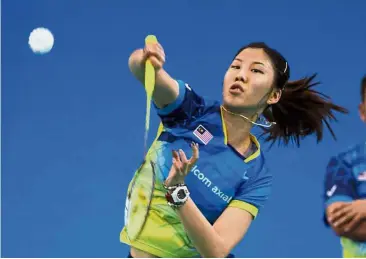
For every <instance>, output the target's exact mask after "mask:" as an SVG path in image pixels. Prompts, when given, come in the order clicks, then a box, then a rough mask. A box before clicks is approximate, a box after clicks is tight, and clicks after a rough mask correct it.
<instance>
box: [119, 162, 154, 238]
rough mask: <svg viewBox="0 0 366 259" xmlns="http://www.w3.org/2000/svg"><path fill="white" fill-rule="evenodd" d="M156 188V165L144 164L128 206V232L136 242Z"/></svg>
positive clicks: (128, 196) (136, 176) (132, 185)
mask: <svg viewBox="0 0 366 259" xmlns="http://www.w3.org/2000/svg"><path fill="white" fill-rule="evenodd" d="M154 188H155V169H154V163H153V162H152V161H151V162H144V163H143V164H142V165H141V167H140V168H139V169H138V171H137V172H136V174H135V177H134V179H133V181H132V183H131V185H130V188H129V191H128V195H127V204H126V212H125V213H126V223H125V224H126V226H127V228H126V232H127V235H128V237H129V239H130V240H132V241H133V240H136V239H137V237H138V236H139V234H140V233H141V230H142V229H143V227H144V224H145V222H146V218H147V215H148V213H149V210H150V206H151V200H152V197H153V192H154Z"/></svg>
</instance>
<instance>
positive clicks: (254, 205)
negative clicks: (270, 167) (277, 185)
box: [229, 174, 272, 218]
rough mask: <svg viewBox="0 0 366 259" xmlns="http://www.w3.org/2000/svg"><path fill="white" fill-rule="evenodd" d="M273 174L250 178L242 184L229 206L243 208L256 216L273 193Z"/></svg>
mask: <svg viewBox="0 0 366 259" xmlns="http://www.w3.org/2000/svg"><path fill="white" fill-rule="evenodd" d="M271 188H272V176H271V175H268V174H267V175H264V176H261V177H258V178H257V179H255V180H254V181H251V180H250V179H249V180H248V181H247V182H245V183H244V184H242V185H241V186H240V188H239V190H238V191H237V193H236V194H235V197H234V198H233V200H232V201H231V202H230V204H229V207H235V208H239V209H243V210H246V211H248V212H249V213H250V214H252V216H253V218H256V217H257V215H258V213H259V210H260V209H261V208H262V207H263V206H264V204H265V202H266V201H267V200H268V197H269V195H270V193H271Z"/></svg>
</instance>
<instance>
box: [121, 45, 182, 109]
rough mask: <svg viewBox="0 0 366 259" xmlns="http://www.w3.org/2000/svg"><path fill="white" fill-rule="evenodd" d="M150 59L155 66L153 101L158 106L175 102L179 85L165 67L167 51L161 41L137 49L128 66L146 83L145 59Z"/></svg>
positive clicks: (161, 106)
mask: <svg viewBox="0 0 366 259" xmlns="http://www.w3.org/2000/svg"><path fill="white" fill-rule="evenodd" d="M147 59H149V60H150V61H151V63H152V65H153V66H154V68H155V74H156V75H155V89H154V93H153V101H154V103H155V104H156V106H157V107H158V108H164V107H165V106H167V105H169V104H171V103H173V102H174V101H175V100H176V99H177V97H178V94H179V87H178V83H177V81H176V80H174V79H173V78H172V77H171V76H170V75H169V74H168V73H167V72H166V71H165V70H164V69H163V66H164V63H165V53H164V49H163V48H162V46H161V45H160V44H159V43H149V44H146V45H145V48H144V49H137V50H135V51H134V52H133V53H132V54H131V56H130V58H129V60H128V66H129V68H130V70H131V72H132V74H133V75H134V76H135V77H136V78H137V79H138V80H139V81H140V82H141V83H142V84H144V74H145V61H146V60H147Z"/></svg>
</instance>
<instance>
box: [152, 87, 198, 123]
mask: <svg viewBox="0 0 366 259" xmlns="http://www.w3.org/2000/svg"><path fill="white" fill-rule="evenodd" d="M177 82H178V85H179V94H178V97H177V99H176V100H175V101H174V102H173V103H171V104H169V105H167V106H165V107H163V108H161V109H159V108H158V107H157V106H156V105H154V106H155V108H156V109H157V113H158V115H159V117H160V118H161V121H162V123H163V125H164V126H165V127H168V128H172V127H174V126H177V125H183V126H184V125H186V124H189V123H190V122H191V121H193V120H195V119H196V118H198V117H200V116H201V115H202V113H203V112H204V109H205V100H204V98H203V97H201V96H200V95H198V94H197V93H196V92H195V91H194V90H193V89H192V88H190V87H189V86H188V84H186V83H185V82H183V81H181V80H177Z"/></svg>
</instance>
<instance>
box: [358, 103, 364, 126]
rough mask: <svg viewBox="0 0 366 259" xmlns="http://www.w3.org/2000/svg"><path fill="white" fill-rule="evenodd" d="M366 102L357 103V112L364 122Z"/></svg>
mask: <svg viewBox="0 0 366 259" xmlns="http://www.w3.org/2000/svg"><path fill="white" fill-rule="evenodd" d="M365 106H366V104H365V103H360V104H359V105H358V112H359V114H360V118H361V120H362V121H363V122H366V107H365Z"/></svg>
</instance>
